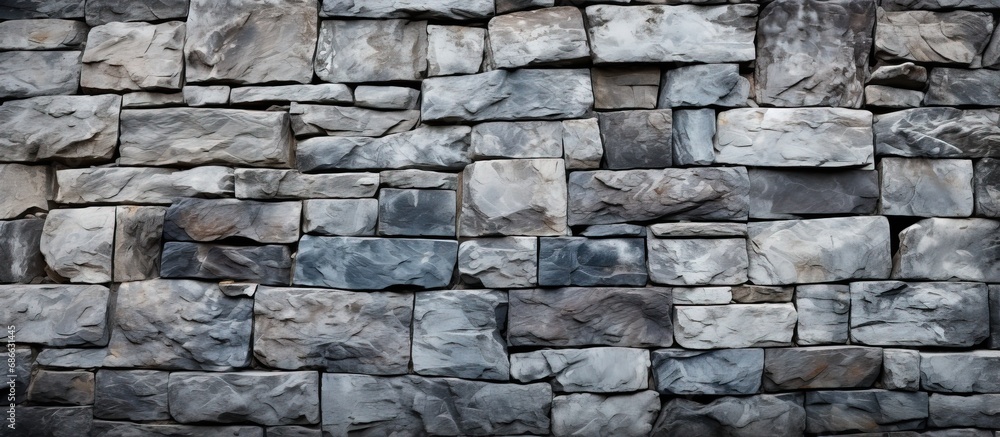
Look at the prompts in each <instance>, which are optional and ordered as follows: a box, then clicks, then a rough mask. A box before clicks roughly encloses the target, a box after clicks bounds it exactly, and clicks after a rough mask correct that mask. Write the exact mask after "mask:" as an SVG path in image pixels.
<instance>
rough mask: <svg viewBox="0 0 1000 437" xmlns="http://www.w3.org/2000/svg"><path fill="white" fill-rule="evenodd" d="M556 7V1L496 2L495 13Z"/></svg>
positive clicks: (516, 0)
mask: <svg viewBox="0 0 1000 437" xmlns="http://www.w3.org/2000/svg"><path fill="white" fill-rule="evenodd" d="M555 5H556V0H497V1H496V13H497V14H504V13H507V12H514V11H520V10H525V9H535V8H550V7H552V6H555Z"/></svg>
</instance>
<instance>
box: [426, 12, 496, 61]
mask: <svg viewBox="0 0 1000 437" xmlns="http://www.w3.org/2000/svg"><path fill="white" fill-rule="evenodd" d="M486 1H488V0H486ZM485 47H486V29H482V28H478V27H464V26H438V25H430V26H427V75H428V76H431V77H434V76H448V75H452V74H475V73H478V72H479V67H480V66H481V65H482V63H483V53H484V51H483V49H485Z"/></svg>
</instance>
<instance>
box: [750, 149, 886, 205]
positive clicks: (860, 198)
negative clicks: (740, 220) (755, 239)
mask: <svg viewBox="0 0 1000 437" xmlns="http://www.w3.org/2000/svg"><path fill="white" fill-rule="evenodd" d="M886 160H888V158H884V159H883V160H882V162H883V163H884V162H885V161H886ZM749 175H750V217H751V218H764V219H781V218H785V219H788V218H796V217H800V216H813V215H830V214H873V213H875V211H876V209H877V206H878V201H879V172H877V171H869V170H843V171H836V172H823V173H816V172H811V171H797V170H771V169H762V168H752V169H749Z"/></svg>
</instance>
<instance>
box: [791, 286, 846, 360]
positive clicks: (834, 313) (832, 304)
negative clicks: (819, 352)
mask: <svg viewBox="0 0 1000 437" xmlns="http://www.w3.org/2000/svg"><path fill="white" fill-rule="evenodd" d="M795 307H796V309H797V310H798V313H799V321H798V327H797V332H798V335H799V339H798V344H799V345H802V346H806V345H817V344H829V343H847V339H848V332H849V330H850V327H849V319H850V309H851V290H850V287H849V286H847V285H838V284H815V285H799V286H797V287H795Z"/></svg>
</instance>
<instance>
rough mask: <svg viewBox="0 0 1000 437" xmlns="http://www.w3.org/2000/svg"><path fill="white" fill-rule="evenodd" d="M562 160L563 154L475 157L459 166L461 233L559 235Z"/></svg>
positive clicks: (561, 227)
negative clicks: (462, 168) (477, 159)
mask: <svg viewBox="0 0 1000 437" xmlns="http://www.w3.org/2000/svg"><path fill="white" fill-rule="evenodd" d="M565 173H566V170H565V164H564V163H563V160H561V159H520V160H495V161H482V162H476V163H473V164H472V165H469V166H467V167H465V171H463V172H462V195H461V197H462V199H461V201H462V206H461V211H460V215H459V219H458V220H459V229H458V233H459V235H461V236H463V237H479V236H488V235H497V234H502V235H533V236H552V235H563V234H565V233H566V231H567V227H566V188H565V184H566V179H565V176H564V175H565Z"/></svg>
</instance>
